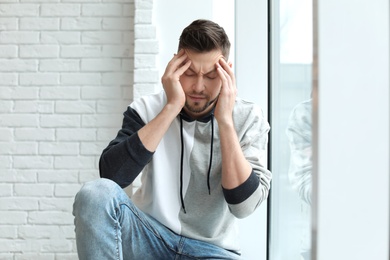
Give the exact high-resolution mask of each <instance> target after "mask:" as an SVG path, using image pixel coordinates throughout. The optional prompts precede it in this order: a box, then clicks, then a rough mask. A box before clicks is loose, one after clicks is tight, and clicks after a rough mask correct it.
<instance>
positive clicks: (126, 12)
mask: <svg viewBox="0 0 390 260" xmlns="http://www.w3.org/2000/svg"><path fill="white" fill-rule="evenodd" d="M123 16H130V17H134V16H135V8H134V4H132V3H130V4H124V5H123Z"/></svg>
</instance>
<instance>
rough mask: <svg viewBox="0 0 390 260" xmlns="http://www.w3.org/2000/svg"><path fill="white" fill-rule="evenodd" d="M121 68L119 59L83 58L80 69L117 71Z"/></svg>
mask: <svg viewBox="0 0 390 260" xmlns="http://www.w3.org/2000/svg"><path fill="white" fill-rule="evenodd" d="M120 68H121V61H120V60H119V59H83V60H82V61H81V70H82V71H118V70H120Z"/></svg>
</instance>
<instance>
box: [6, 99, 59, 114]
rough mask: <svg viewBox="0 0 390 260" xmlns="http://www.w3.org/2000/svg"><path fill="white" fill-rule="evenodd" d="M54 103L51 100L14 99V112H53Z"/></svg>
mask: <svg viewBox="0 0 390 260" xmlns="http://www.w3.org/2000/svg"><path fill="white" fill-rule="evenodd" d="M53 111H54V104H53V102H52V101H36V100H34V101H30V100H16V101H15V103H14V112H17V113H42V114H45V113H46V114H47V113H53Z"/></svg>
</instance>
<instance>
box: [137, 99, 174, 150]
mask: <svg viewBox="0 0 390 260" xmlns="http://www.w3.org/2000/svg"><path fill="white" fill-rule="evenodd" d="M180 109H181V108H180V107H178V106H173V105H169V104H167V105H165V106H164V108H163V109H162V110H161V112H160V113H159V114H158V115H157V116H156V117H155V118H154V119H153V120H151V121H150V122H149V123H148V124H146V125H145V126H144V127H142V128H141V129H140V130H139V131H138V136H139V138H140V140H141V142H142V144H143V145H144V146H145V148H146V149H148V150H149V151H151V152H154V151H155V150H156V149H157V146H158V144H159V143H160V141H161V139H162V138H163V136H164V135H165V133H166V131H167V130H168V128H169V126H170V125H171V123H172V121H173V120H174V119H175V118H176V116H177V115H178V114H179V112H180Z"/></svg>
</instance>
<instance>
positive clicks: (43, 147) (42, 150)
mask: <svg viewBox="0 0 390 260" xmlns="http://www.w3.org/2000/svg"><path fill="white" fill-rule="evenodd" d="M78 153H79V144H78V143H70V142H41V143H39V154H42V155H50V154H52V155H77V154H78Z"/></svg>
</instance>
